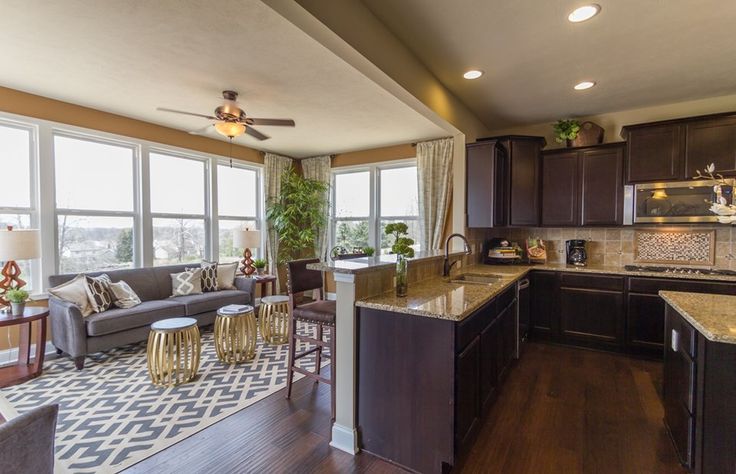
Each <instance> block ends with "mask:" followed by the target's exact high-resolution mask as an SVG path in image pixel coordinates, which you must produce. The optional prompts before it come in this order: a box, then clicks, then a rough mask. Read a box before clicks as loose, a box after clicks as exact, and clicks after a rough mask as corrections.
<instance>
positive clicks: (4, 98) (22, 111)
mask: <svg viewBox="0 0 736 474" xmlns="http://www.w3.org/2000/svg"><path fill="white" fill-rule="evenodd" d="M0 110H1V111H3V112H9V113H12V114H18V115H24V116H27V117H34V118H38V119H43V120H49V121H52V122H58V123H63V124H68V125H74V126H77V127H84V128H89V129H91V130H99V131H102V132H108V133H114V134H116V135H122V136H125V137H132V138H138V139H141V140H148V141H151V142H155V143H161V144H164V145H171V146H176V147H180V148H186V149H189V150H194V151H199V152H204V153H211V154H214V155H220V156H229V154H230V145H229V144H228V143H227V142H224V141H220V140H215V139H212V138H207V137H202V136H197V135H190V134H189V133H187V132H183V131H181V130H175V129H173V128H168V127H163V126H161V125H155V124H152V123H149V122H143V121H141V120H136V119H132V118H128V117H123V116H122V115H115V114H111V113H108V112H102V111H100V110H95V109H91V108H89V107H82V106H81V105H74V104H70V103H68V102H62V101H59V100H54V99H49V98H47V97H41V96H38V95H33V94H28V93H26V92H21V91H18V90H15V89H8V88H6V87H0ZM232 156H233V158H234V159H238V160H243V161H248V162H251V163H261V164H262V163H263V155H262V154H261V153H260V152H259V151H258V150H254V149H252V148H248V147H244V146H241V145H233V147H232Z"/></svg>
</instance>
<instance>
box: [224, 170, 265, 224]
mask: <svg viewBox="0 0 736 474" xmlns="http://www.w3.org/2000/svg"><path fill="white" fill-rule="evenodd" d="M217 207H218V213H219V214H220V215H221V216H242V217H254V216H255V215H256V172H255V171H253V170H247V169H243V168H230V167H229V166H223V165H219V166H218V167H217Z"/></svg>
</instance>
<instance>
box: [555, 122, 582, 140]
mask: <svg viewBox="0 0 736 474" xmlns="http://www.w3.org/2000/svg"><path fill="white" fill-rule="evenodd" d="M552 128H553V129H554V131H555V141H556V142H557V143H565V142H566V141H567V140H575V139H576V138H577V136H578V132H579V131H580V122H579V121H577V120H575V119H560V120H558V121H557V122H555V124H554V125H552Z"/></svg>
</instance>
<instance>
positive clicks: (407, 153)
mask: <svg viewBox="0 0 736 474" xmlns="http://www.w3.org/2000/svg"><path fill="white" fill-rule="evenodd" d="M416 156H417V150H416V147H415V146H413V145H412V144H411V143H404V144H402V145H393V146H386V147H381V148H371V149H369V150H360V151H351V152H348V153H340V154H337V155H335V156H334V157H333V158H332V167H333V168H340V167H342V166H359V165H368V164H374V163H381V162H384V161H394V160H406V159H408V158H416Z"/></svg>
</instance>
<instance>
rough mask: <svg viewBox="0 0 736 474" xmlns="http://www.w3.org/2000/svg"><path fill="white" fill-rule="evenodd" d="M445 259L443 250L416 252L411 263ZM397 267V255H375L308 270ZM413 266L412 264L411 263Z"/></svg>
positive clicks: (358, 270) (312, 265) (354, 270)
mask: <svg viewBox="0 0 736 474" xmlns="http://www.w3.org/2000/svg"><path fill="white" fill-rule="evenodd" d="M464 254H465V253H464V252H450V256H451V257H457V256H459V255H464ZM442 258H445V252H444V251H442V250H431V251H428V252H416V254H415V255H414V257H413V258H411V259H409V262H416V261H422V260H435V259H442ZM393 265H396V255H375V256H373V257H360V258H350V259H347V260H335V261H332V260H330V261H327V262H317V263H310V264H309V265H307V268H308V269H310V270H320V271H323V272H332V273H352V274H355V273H365V272H370V271H375V270H381V269H383V268H386V267H390V266H393ZM409 265H411V263H409Z"/></svg>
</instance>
